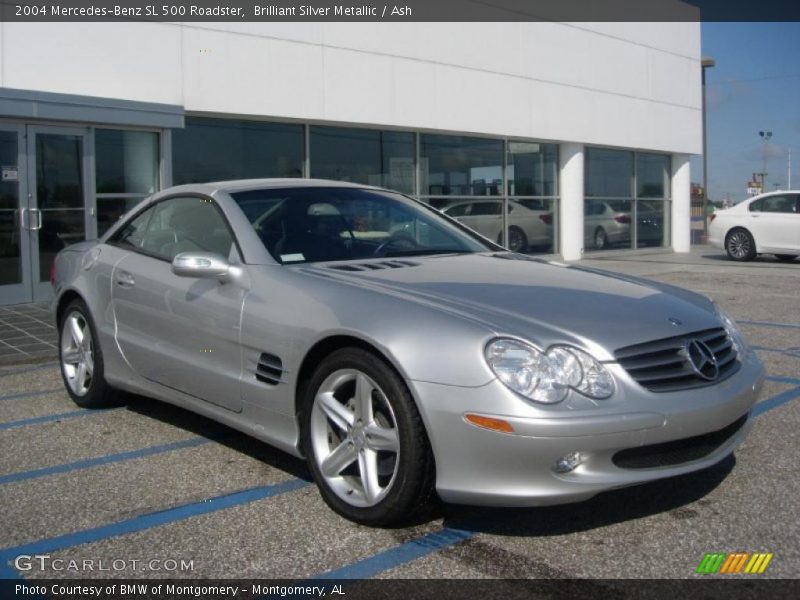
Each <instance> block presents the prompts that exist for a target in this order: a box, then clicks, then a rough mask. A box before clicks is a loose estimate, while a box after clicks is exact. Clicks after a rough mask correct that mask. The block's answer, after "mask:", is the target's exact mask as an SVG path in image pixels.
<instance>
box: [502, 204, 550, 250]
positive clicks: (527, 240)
mask: <svg viewBox="0 0 800 600" xmlns="http://www.w3.org/2000/svg"><path fill="white" fill-rule="evenodd" d="M556 225H557V215H556V200H555V199H554V198H509V199H508V237H507V243H506V247H507V248H508V249H509V250H512V251H514V252H523V253H525V254H549V253H552V252H555V232H556V230H557V227H556Z"/></svg>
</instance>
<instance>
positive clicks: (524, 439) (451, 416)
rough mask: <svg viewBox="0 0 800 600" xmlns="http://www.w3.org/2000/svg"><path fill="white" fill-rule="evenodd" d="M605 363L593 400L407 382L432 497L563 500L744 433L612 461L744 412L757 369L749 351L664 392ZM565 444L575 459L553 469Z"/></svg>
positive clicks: (734, 441) (528, 502) (717, 456)
mask: <svg viewBox="0 0 800 600" xmlns="http://www.w3.org/2000/svg"><path fill="white" fill-rule="evenodd" d="M607 366H608V367H609V369H610V370H612V372H613V374H614V377H615V379H616V382H617V393H616V394H615V395H614V396H613V397H612V398H610V399H608V400H604V401H597V402H593V403H592V402H587V401H586V400H585V399H581V401H580V402H576V403H570V402H568V400H569V399H568V400H565V401H564V402H563V403H561V404H560V405H554V406H542V405H536V404H535V403H533V402H530V401H527V400H524V399H522V398H521V397H519V396H517V395H516V394H514V393H513V392H511V391H510V390H509V389H508V388H506V387H505V386H504V385H503V384H502V383H500V382H499V381H497V380H495V381H492V382H490V383H489V384H487V385H485V386H482V387H477V388H462V387H455V386H446V385H440V384H434V383H427V382H419V381H411V382H409V384H410V386H411V388H412V392H413V393H414V394H415V397H416V398H417V400H418V404H419V406H420V411H421V413H422V418H423V420H424V422H425V424H426V427H427V429H428V432H429V437H430V440H431V445H432V447H433V452H434V456H435V459H436V473H437V475H436V489H437V491H438V493H439V495H440V496H441V498H442V499H443V500H444V501H446V502H452V503H457V504H473V505H485V506H543V505H549V504H565V503H569V502H578V501H581V500H586V499H588V498H591V497H592V496H594V495H596V494H598V493H599V492H602V491H605V490H610V489H614V488H619V487H625V486H629V485H636V484H639V483H644V482H647V481H652V480H655V479H662V478H665V477H673V476H676V475H681V474H684V473H689V472H692V471H697V470H700V469H703V468H706V467H709V466H711V465H713V464H716V463H717V462H719V461H720V460H722V459H723V458H725V457H726V456H728V455H729V454H730V453H731V452H732V451H733V450H734V448H735V447H736V446H738V445H739V444H740V443H741V442H742V441H743V440H744V438H745V437H746V435H747V433H748V431H749V430H750V428H751V425H752V419H751V418H747V420H746V422H745V424H744V425H743V426H742V427H741V428H739V429H738V430H737V431H736V432H735V433H733V434H732V435H731V436H730V437H728V438H727V439H725V440H724V441H723V442H722V443H721V444H719V445H718V446H715V448H714V449H713V450H712V451H711V452H710V453H706V454H704V455H703V456H702V457H701V458H699V459H696V460H689V461H687V462H683V463H679V464H672V465H670V466H666V467H655V468H620V467H618V466H617V465H615V464H614V461H613V457H614V455H615V454H616V453H617V452H619V451H621V450H625V449H630V448H638V447H641V446H646V445H653V444H661V443H665V442H670V441H674V440H683V439H686V438H693V437H695V436H701V435H704V434H708V433H710V432H715V431H718V430H721V429H723V428H725V427H727V426H729V425H731V424H732V423H734V422H735V421H737V419H740V418H741V417H743V416H745V415H749V411H750V408H751V407H752V406H753V404H754V403H755V402H756V400H757V398H758V394H759V392H760V391H761V386H762V384H763V381H764V367H763V365H762V364H761V362H760V361H759V359H758V358H757V357H756V356H755V353H754V352H752V351H751V352H748V353H747V354H746V355H745V357H744V359H743V362H742V366H741V368H740V369H739V371H738V372H736V373H735V374H734V375H733V376H731V377H730V378H728V379H726V380H725V381H722V382H720V383H718V384H716V385H713V386H709V387H705V388H699V389H693V390H686V391H682V392H673V393H652V392H649V391H647V390H645V389H644V388H642V387H640V386H639V385H638V384H637V383H636V382H634V381H633V380H632V379H631V378H630V377H629V376H628V375H627V373H626V372H625V371H624V370H623V369H622V368H621V367H619V365H607ZM587 404H588V405H589V408H586V405H587ZM465 413H475V414H480V415H484V416H489V417H494V418H499V419H503V420H505V421H507V422H508V423H511V425H512V426H513V428H514V433H499V432H496V431H491V430H488V429H482V428H479V427H476V426H474V425H471V424H469V423H467V422H466V421H465V420H464V414H465ZM570 452H579V453H580V454H581V457H582V458H583V460H582V462H581V464H580V465H579V466H578V467H577V468H575V469H574V470H573V471H571V472H569V473H563V474H560V473H556V472H555V471H554V469H553V467H554V465H555V463H556V461H558V459H559V458H561V457H563V456H564V455H566V454H568V453H570Z"/></svg>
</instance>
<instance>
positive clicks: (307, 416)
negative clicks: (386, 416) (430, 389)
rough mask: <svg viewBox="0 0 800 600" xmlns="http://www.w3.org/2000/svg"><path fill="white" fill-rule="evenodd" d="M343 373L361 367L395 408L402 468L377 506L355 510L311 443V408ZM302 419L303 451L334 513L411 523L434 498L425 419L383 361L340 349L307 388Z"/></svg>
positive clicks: (366, 521)
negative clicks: (331, 482)
mask: <svg viewBox="0 0 800 600" xmlns="http://www.w3.org/2000/svg"><path fill="white" fill-rule="evenodd" d="M340 369H357V370H359V371H362V372H363V373H364V374H366V375H367V376H369V377H370V378H371V379H372V380H373V381H375V383H377V384H378V385H379V386H380V388H381V389H382V390H383V391H384V393H385V394H386V397H387V399H388V401H389V403H390V404H391V407H392V410H393V411H394V416H395V420H396V426H397V429H398V437H399V438H400V458H399V461H400V464H399V468H398V472H397V474H396V476H395V481H394V483H393V484H392V488H391V489H390V490H389V492H388V494H387V495H386V497H385V498H383V500H381V501H380V502H379V503H378V504H376V505H375V506H370V507H354V506H351V505H350V504H348V503H346V502H345V501H344V500H342V499H341V498H339V496H337V495H336V493H335V492H334V491H333V490H331V489H330V488H329V487H328V485H327V483H326V482H325V479H324V477H323V476H322V474H321V473H320V471H319V468H318V466H317V463H316V458H315V456H314V449H313V446H312V444H311V436H310V431H311V409H312V406H313V402H314V397H315V395H316V392H317V390H318V389H319V387H320V385H321V384H322V382H323V381H324V380H325V378H327V377H328V376H329V375H330V374H331V373H333V372H335V371H338V370H340ZM303 396H304V397H303V398H302V401H303V405H302V410H301V415H300V421H301V440H302V448H303V452H304V454H305V456H306V460H307V462H308V466H309V469H310V470H311V473H312V475H313V477H314V480H315V481H316V483H317V486H318V487H319V490H320V493H321V495H322V498H323V499H324V500H325V502H326V503H327V504H328V506H330V507H331V508H332V509H333V510H334V511H335V512H337V513H339V514H341V515H342V516H344V517H346V518H348V519H350V520H352V521H355V522H357V523H361V524H362V525H370V526H392V525H397V524H400V523H402V522H405V521H408V520H410V519H412V518H413V517H414V516H416V515H417V514H419V513H420V512H422V511H423V510H424V509H425V508H427V505H429V504H430V502H429V501H426V498H427V497H430V496H432V488H433V477H432V473H431V471H432V465H433V460H432V454H431V450H430V444H429V442H428V438H427V434H426V432H425V428H424V426H423V424H422V419H421V417H420V415H419V411H418V410H417V407H416V404H415V403H414V400H413V398H412V396H411V393H410V392H409V391H408V388H407V387H406V385H405V383H404V382H403V380H402V379H401V378H400V377H399V376H398V375H397V374H396V373H395V372H394V370H393V369H392V368H391V367H389V366H388V365H387V364H386V363H385V362H384V361H383V360H381V359H380V358H378V357H376V356H375V355H374V354H372V353H370V352H367V351H365V350H362V349H360V348H345V349H342V350H338V351H336V352H334V353H332V354H331V355H329V356H328V357H327V358H326V359H324V360H323V361H322V362H321V363H320V365H319V366H318V367H317V369H316V371H315V372H314V374H313V375H312V376H311V378H310V380H309V382H308V384H307V385H306V386H305V393H304V394H303Z"/></svg>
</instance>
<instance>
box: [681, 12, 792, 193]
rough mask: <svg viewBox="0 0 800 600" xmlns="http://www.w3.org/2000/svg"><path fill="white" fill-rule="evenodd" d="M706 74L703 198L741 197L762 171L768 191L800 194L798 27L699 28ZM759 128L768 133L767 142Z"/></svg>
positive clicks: (696, 163)
mask: <svg viewBox="0 0 800 600" xmlns="http://www.w3.org/2000/svg"><path fill="white" fill-rule="evenodd" d="M701 27H702V48H703V56H710V57H712V58H714V60H716V66H715V67H713V68H710V69H707V71H706V104H707V110H708V112H707V120H708V139H707V143H708V195H709V198H711V199H712V200H724V199H726V198H728V197H729V198H730V199H731V200H740V199H742V198H744V197H746V191H747V190H746V188H747V182H748V181H749V180H750V179H751V178H752V175H753V173H754V172H760V171H761V170H762V169H763V156H764V153H765V152H766V155H767V168H766V172H767V173H768V175H767V177H766V188H767V189H768V190H770V191H772V190H774V189H776V188H775V185H774V184H776V183H777V184H778V186H779V188H780V189H787V166H788V152H789V149H791V150H792V167H793V168H792V187H793V188H794V189H800V23H702V25H701ZM759 131H772V139H771V140H770V141H769V143H768V144H766V147H765V144H764V143H763V142H762V139H761V138H760V137H759V133H758V132H759ZM702 173H703V171H702V159H701V157H699V156H697V157H693V158H692V181H693V182H696V183H700V182H702Z"/></svg>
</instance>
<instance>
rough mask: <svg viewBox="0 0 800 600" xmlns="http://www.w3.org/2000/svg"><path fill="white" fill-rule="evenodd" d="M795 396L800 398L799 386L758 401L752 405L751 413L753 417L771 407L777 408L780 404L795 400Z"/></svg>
mask: <svg viewBox="0 0 800 600" xmlns="http://www.w3.org/2000/svg"><path fill="white" fill-rule="evenodd" d="M797 398H800V387H795V388H792V389H790V390H786V391H785V392H781V393H780V394H778V395H777V396H773V397H772V398H767V399H766V400H764V401H762V402H759V403H758V404H756V405H755V406H754V407H753V410H752V415H753V416H754V417H757V416H759V415H763V414H764V413H765V412H767V411H769V410H772V409H773V408H778V407H779V406H782V405H784V404H786V403H787V402H791V401H792V400H796V399H797Z"/></svg>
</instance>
